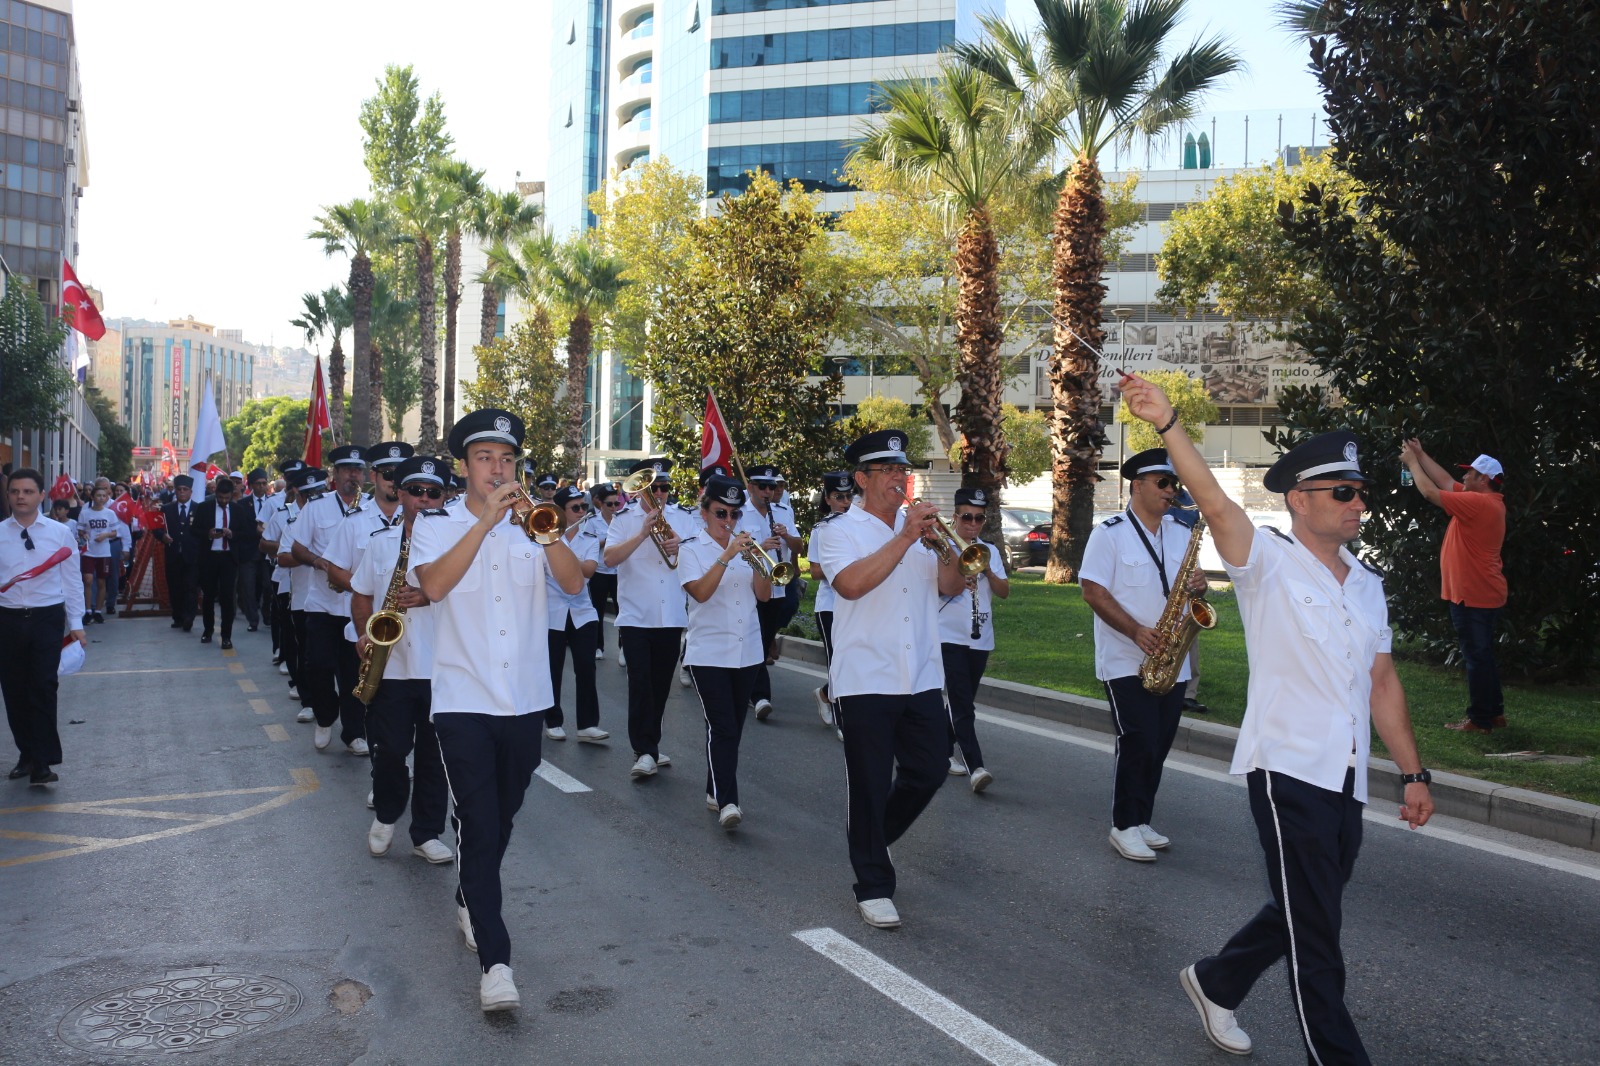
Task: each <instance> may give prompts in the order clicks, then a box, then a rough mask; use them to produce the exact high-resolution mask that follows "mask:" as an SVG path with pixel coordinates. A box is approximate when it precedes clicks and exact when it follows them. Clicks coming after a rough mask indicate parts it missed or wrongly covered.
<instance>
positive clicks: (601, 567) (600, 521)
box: [583, 511, 617, 574]
mask: <svg viewBox="0 0 1600 1066" xmlns="http://www.w3.org/2000/svg"><path fill="white" fill-rule="evenodd" d="M583 528H584V529H585V530H587V531H589V532H591V533H593V534H594V535H595V536H596V537H598V538H599V540H600V561H599V563H598V564H597V565H596V566H595V568H594V572H595V573H597V574H615V573H616V572H617V568H616V567H614V566H607V565H606V560H605V554H606V540H607V539H608V538H609V537H610V536H611V523H610V522H607V521H606V520H605V519H604V518H603V517H601V515H600V512H599V511H595V512H594V513H593V514H591V515H590V516H589V517H588V518H586V519H584V522H583Z"/></svg>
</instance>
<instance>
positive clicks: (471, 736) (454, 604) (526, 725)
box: [408, 408, 583, 1011]
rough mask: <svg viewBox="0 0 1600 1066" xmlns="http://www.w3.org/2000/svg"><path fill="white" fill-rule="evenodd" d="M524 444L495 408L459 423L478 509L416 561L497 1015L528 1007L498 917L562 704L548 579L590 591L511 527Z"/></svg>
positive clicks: (470, 891) (425, 538) (485, 979)
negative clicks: (550, 725) (517, 824)
mask: <svg viewBox="0 0 1600 1066" xmlns="http://www.w3.org/2000/svg"><path fill="white" fill-rule="evenodd" d="M523 434H524V428H523V424H522V420H521V419H520V418H518V417H517V416H516V415H513V414H511V413H510V412H509V411H501V410H496V409H494V408H485V409H483V410H479V411H473V412H472V413H470V414H468V415H466V416H465V417H464V418H462V419H461V420H460V421H459V422H457V423H456V424H455V426H454V427H453V428H452V429H451V430H450V439H449V447H450V454H451V455H453V456H455V457H456V458H457V459H458V460H461V461H462V462H463V464H464V466H465V469H466V482H467V492H466V502H465V503H464V504H463V505H462V506H461V507H459V508H457V509H455V510H449V511H447V510H444V509H442V508H441V509H440V510H437V511H429V512H427V513H426V514H424V515H421V516H419V517H418V519H417V521H416V524H415V526H414V527H413V528H412V532H411V555H410V560H409V563H408V565H409V566H410V569H411V573H412V574H413V575H414V577H415V578H416V581H417V586H418V587H419V588H420V589H421V590H422V592H423V594H424V595H425V596H426V597H427V598H428V600H429V601H430V602H431V603H432V604H433V606H432V607H431V608H429V609H430V611H432V612H433V615H434V668H433V710H432V713H433V728H434V732H435V734H437V736H438V738H439V750H440V752H441V754H442V755H443V758H444V767H445V774H446V778H447V780H448V782H449V786H450V795H451V798H452V800H453V801H454V803H455V815H456V851H457V869H458V870H459V872H460V885H459V887H458V888H457V889H456V919H457V921H458V922H459V923H460V925H461V930H462V933H463V934H464V935H465V937H466V940H467V945H468V946H469V947H476V949H477V952H478V963H479V966H480V967H481V969H482V971H483V973H482V976H481V977H480V978H479V982H478V1001H479V1004H480V1005H481V1006H482V1008H483V1009H484V1010H485V1011H499V1010H511V1009H514V1008H516V1007H517V1006H519V1005H520V997H519V996H518V994H517V986H516V983H515V981H514V980H513V978H512V972H511V938H510V935H509V933H508V932H507V931H506V923H505V920H504V918H503V917H502V916H501V914H500V906H501V891H500V863H501V860H502V859H503V858H504V857H505V851H506V845H507V844H508V843H509V842H510V840H511V827H512V819H513V818H514V817H515V815H516V813H517V811H518V810H520V809H521V807H522V800H523V795H524V794H525V793H526V791H527V788H528V782H529V781H530V780H531V779H532V777H533V771H534V770H535V769H536V768H537V767H538V765H539V748H540V740H541V737H540V733H541V727H542V726H543V724H544V713H543V711H544V708H546V707H548V706H550V704H551V702H552V701H551V698H550V663H549V655H550V645H549V640H548V638H547V637H546V629H547V628H548V621H549V616H548V612H547V607H546V602H545V601H546V591H545V574H546V573H547V572H553V573H554V574H555V575H556V581H557V584H559V585H560V587H561V590H562V591H563V592H564V593H566V594H567V595H574V594H576V593H577V592H579V591H580V590H581V589H582V588H583V573H582V571H581V570H580V569H579V566H578V560H577V558H576V557H575V556H574V555H573V554H572V552H571V550H570V549H569V548H568V547H567V546H566V544H565V543H564V542H562V540H561V539H560V538H559V537H558V538H557V539H556V540H555V541H554V542H553V543H551V544H548V545H540V544H536V543H534V542H533V541H532V540H531V539H529V537H528V536H527V535H526V534H525V533H524V532H523V530H522V529H521V527H519V526H517V525H515V524H514V523H513V522H512V520H511V517H510V509H511V505H512V502H513V501H514V500H516V499H517V498H518V496H520V495H523V489H522V484H521V482H520V480H519V479H518V478H517V452H518V450H519V449H520V448H521V447H522V442H523Z"/></svg>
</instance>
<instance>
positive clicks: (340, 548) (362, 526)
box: [323, 503, 406, 644]
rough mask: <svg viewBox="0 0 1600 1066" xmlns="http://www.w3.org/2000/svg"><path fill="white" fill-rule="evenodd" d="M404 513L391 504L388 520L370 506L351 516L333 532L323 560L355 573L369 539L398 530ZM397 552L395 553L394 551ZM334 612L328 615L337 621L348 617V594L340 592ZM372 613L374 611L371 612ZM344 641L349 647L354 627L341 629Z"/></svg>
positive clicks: (353, 624) (398, 506)
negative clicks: (391, 511) (334, 615)
mask: <svg viewBox="0 0 1600 1066" xmlns="http://www.w3.org/2000/svg"><path fill="white" fill-rule="evenodd" d="M405 517H406V515H405V510H404V509H403V508H402V507H401V506H400V505H399V504H395V508H394V514H393V515H392V516H390V517H389V518H385V517H384V516H383V512H382V511H380V510H378V505H377V504H375V503H373V504H369V505H367V506H366V507H363V508H362V509H361V513H360V514H353V515H351V516H350V517H349V518H347V519H345V520H344V521H343V522H341V523H339V525H338V526H337V527H336V528H335V529H334V533H333V543H331V544H329V545H328V551H327V554H326V555H324V556H323V557H324V558H325V559H327V560H328V562H330V563H332V564H333V565H334V566H337V567H338V568H339V569H341V570H348V571H350V572H351V573H352V574H353V573H355V569H356V567H358V566H360V565H361V556H362V555H363V554H365V553H366V550H367V547H368V546H369V545H371V543H372V538H373V537H374V536H375V535H376V534H378V533H381V532H383V530H384V529H386V528H388V527H390V526H399V525H401V524H402V523H403V522H404V521H405ZM396 550H397V551H398V549H396ZM323 583H324V584H326V583H327V582H326V581H324V582H323ZM337 602H338V605H339V606H338V609H337V610H334V611H330V612H328V613H329V614H336V615H339V616H340V617H341V618H349V617H350V593H348V592H341V593H339V594H338V596H337ZM374 609H376V608H374ZM344 639H345V640H348V641H350V642H351V643H352V644H354V643H355V640H356V627H355V623H354V622H351V623H350V624H349V625H347V626H345V627H344Z"/></svg>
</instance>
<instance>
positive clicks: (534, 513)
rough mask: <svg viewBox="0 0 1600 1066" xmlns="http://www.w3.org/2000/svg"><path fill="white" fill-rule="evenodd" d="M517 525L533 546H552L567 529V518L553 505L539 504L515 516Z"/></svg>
mask: <svg viewBox="0 0 1600 1066" xmlns="http://www.w3.org/2000/svg"><path fill="white" fill-rule="evenodd" d="M516 522H517V525H519V526H521V527H522V531H523V532H524V533H526V534H528V536H529V537H530V538H532V540H533V541H534V543H535V544H554V543H555V542H556V541H557V540H559V539H560V538H561V534H562V533H563V532H565V530H566V528H567V516H566V515H565V514H563V513H562V512H561V508H559V507H557V506H556V505H555V504H553V503H541V504H537V505H535V506H533V507H531V508H529V509H528V510H527V511H526V512H525V513H521V514H518V515H517V518H516Z"/></svg>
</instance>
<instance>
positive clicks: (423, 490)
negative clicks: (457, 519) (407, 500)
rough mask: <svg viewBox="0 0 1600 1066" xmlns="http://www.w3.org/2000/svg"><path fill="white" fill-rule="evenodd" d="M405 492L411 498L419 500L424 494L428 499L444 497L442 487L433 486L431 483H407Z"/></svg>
mask: <svg viewBox="0 0 1600 1066" xmlns="http://www.w3.org/2000/svg"><path fill="white" fill-rule="evenodd" d="M406 492H407V493H409V494H410V495H411V497H412V499H417V500H420V499H422V498H423V497H424V496H426V497H427V498H428V499H430V500H442V499H444V489H439V488H434V487H433V486H432V485H407V486H406Z"/></svg>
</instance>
